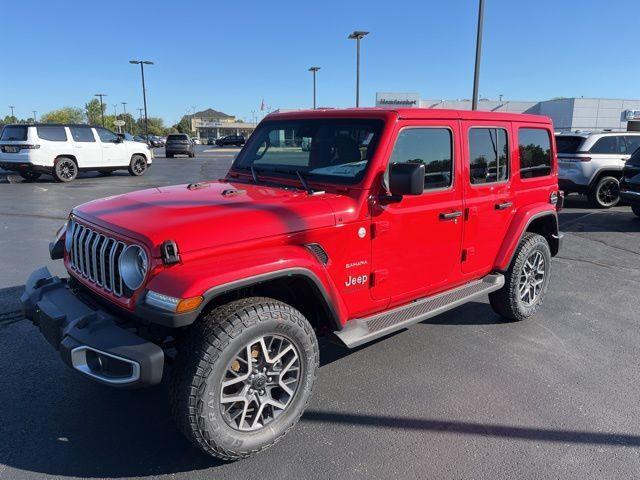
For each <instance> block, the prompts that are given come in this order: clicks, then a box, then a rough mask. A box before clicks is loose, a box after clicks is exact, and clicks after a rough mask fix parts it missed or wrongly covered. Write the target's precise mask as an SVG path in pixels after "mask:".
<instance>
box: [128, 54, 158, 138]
mask: <svg viewBox="0 0 640 480" xmlns="http://www.w3.org/2000/svg"><path fill="white" fill-rule="evenodd" d="M129 63H132V64H134V65H140V73H141V74H142V100H143V102H144V135H145V137H146V140H147V144H149V121H148V118H147V89H146V88H145V85H144V66H145V65H153V62H150V61H149V60H129Z"/></svg>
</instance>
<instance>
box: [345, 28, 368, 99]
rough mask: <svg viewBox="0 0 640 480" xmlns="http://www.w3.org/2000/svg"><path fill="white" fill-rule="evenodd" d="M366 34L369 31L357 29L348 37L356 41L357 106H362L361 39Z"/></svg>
mask: <svg viewBox="0 0 640 480" xmlns="http://www.w3.org/2000/svg"><path fill="white" fill-rule="evenodd" d="M366 35H369V32H363V31H361V30H355V31H354V32H353V33H352V34H351V35H349V36H348V37H347V38H349V39H350V40H355V41H356V52H357V53H356V107H359V106H360V40H361V39H362V38H364V37H365V36H366Z"/></svg>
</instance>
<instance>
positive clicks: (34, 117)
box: [33, 110, 38, 123]
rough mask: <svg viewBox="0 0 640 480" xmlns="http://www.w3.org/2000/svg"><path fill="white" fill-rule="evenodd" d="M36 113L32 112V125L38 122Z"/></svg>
mask: <svg viewBox="0 0 640 480" xmlns="http://www.w3.org/2000/svg"><path fill="white" fill-rule="evenodd" d="M37 113H38V112H36V111H35V110H33V123H36V122H37V121H38V118H37Z"/></svg>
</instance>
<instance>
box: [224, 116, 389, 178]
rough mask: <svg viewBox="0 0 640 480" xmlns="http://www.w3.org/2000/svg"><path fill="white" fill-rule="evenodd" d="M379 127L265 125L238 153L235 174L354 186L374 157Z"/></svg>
mask: <svg viewBox="0 0 640 480" xmlns="http://www.w3.org/2000/svg"><path fill="white" fill-rule="evenodd" d="M382 126H383V122H382V121H381V120H369V119H364V120H358V119H313V120H309V119H306V120H282V121H272V122H269V121H267V122H264V123H262V124H261V126H260V127H258V129H257V130H256V131H255V133H254V134H253V135H251V137H250V139H249V143H248V145H247V147H246V148H245V149H244V150H242V151H241V152H240V154H239V155H238V157H237V159H236V161H235V162H234V164H233V168H234V169H238V170H251V167H253V168H254V170H255V172H257V173H260V172H268V173H270V174H271V173H275V174H284V175H291V176H294V177H297V173H296V172H300V173H301V174H303V175H304V176H305V178H308V179H309V180H311V181H314V180H315V181H318V182H322V181H326V182H329V183H346V184H355V183H358V182H359V181H360V180H362V177H363V176H364V172H365V170H366V168H367V165H368V164H369V161H370V160H371V158H372V157H373V154H374V152H375V149H376V146H377V144H378V140H379V138H380V132H381V131H382Z"/></svg>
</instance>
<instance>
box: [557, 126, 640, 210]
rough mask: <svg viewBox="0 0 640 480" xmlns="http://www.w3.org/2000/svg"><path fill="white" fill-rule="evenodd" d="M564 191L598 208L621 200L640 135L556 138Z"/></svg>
mask: <svg viewBox="0 0 640 480" xmlns="http://www.w3.org/2000/svg"><path fill="white" fill-rule="evenodd" d="M556 144H557V148H558V165H559V167H560V169H559V173H558V175H559V182H558V183H559V184H560V188H561V189H562V190H564V191H565V193H583V194H586V195H587V196H588V197H589V201H590V202H591V204H592V205H593V206H595V207H600V208H610V207H613V206H615V205H617V204H618V202H619V201H620V183H619V181H620V178H621V177H622V169H623V168H624V164H625V162H626V161H627V160H628V159H629V157H630V156H631V154H632V153H633V152H634V151H635V150H636V149H637V148H639V147H640V132H598V133H595V132H584V133H582V132H571V133H560V134H557V135H556Z"/></svg>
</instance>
